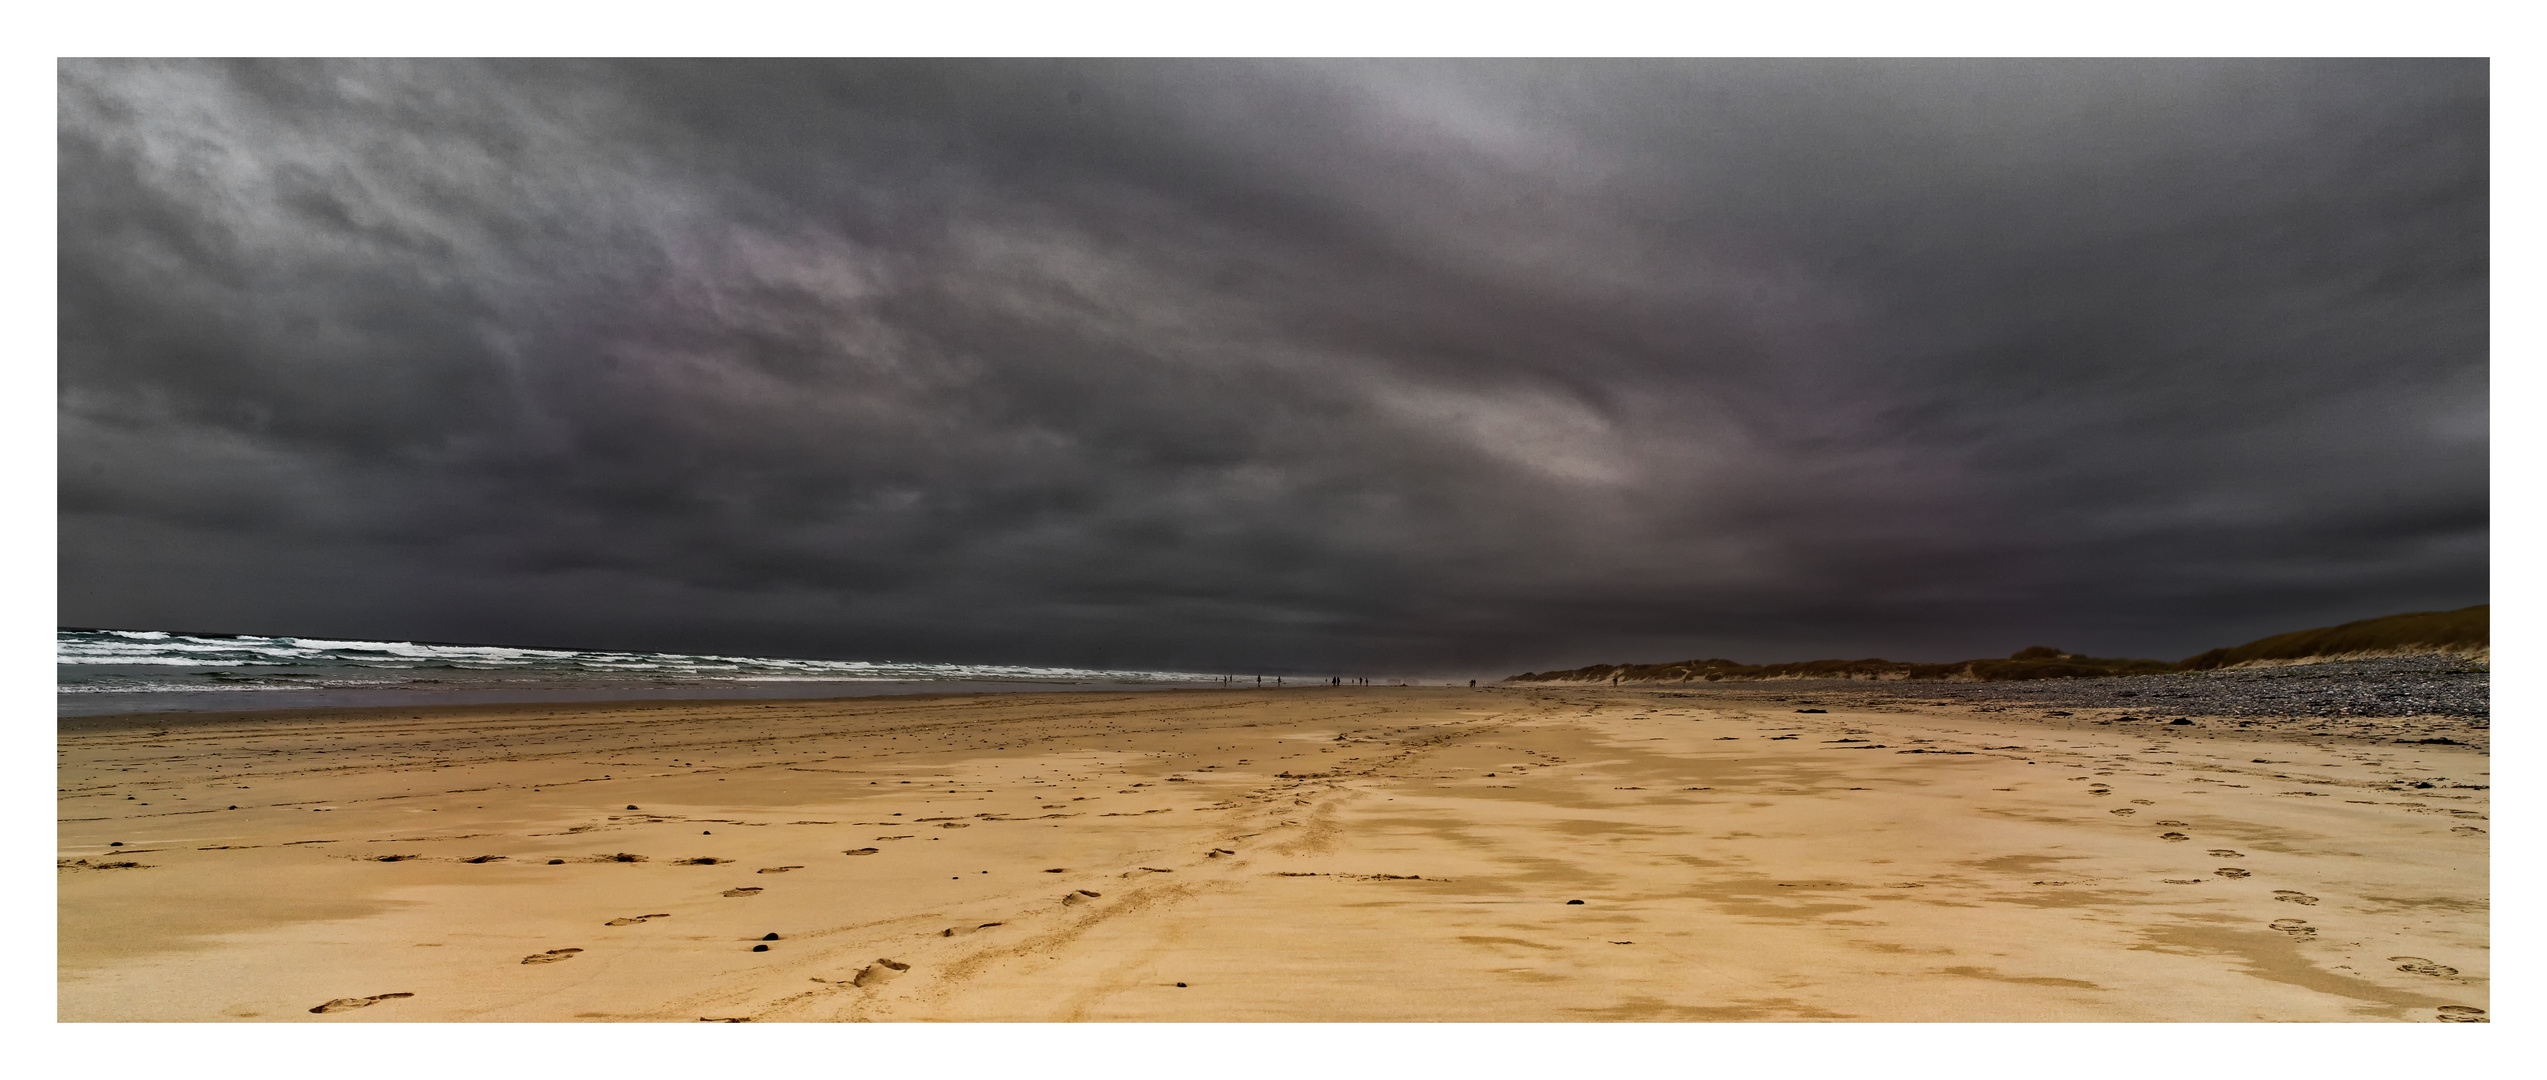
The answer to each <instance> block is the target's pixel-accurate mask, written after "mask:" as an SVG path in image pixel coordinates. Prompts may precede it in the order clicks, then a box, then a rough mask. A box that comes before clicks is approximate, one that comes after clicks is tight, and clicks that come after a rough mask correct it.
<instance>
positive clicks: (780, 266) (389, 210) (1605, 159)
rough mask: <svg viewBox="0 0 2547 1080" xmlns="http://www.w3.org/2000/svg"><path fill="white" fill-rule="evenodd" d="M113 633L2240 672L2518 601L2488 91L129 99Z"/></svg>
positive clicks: (114, 323)
mask: <svg viewBox="0 0 2547 1080" xmlns="http://www.w3.org/2000/svg"><path fill="white" fill-rule="evenodd" d="M60 109H61V207H62V209H61V223H60V226H61V227H60V244H61V278H60V280H61V326H62V330H61V341H62V351H61V394H62V397H61V412H60V415H61V424H62V428H61V448H62V475H61V491H62V540H63V551H64V555H63V578H62V581H63V585H62V604H61V618H62V621H63V622H65V623H66V624H73V625H107V626H157V627H175V628H188V629H210V630H221V629H235V630H264V631H275V632H309V633H327V634H343V635H368V636H383V637H426V638H433V639H440V640H492V641H520V642H539V643H562V644H590V645H601V646H620V647H638V648H649V647H666V648H699V649H720V650H728V651H756V652H788V653H798V654H812V655H852V656H868V657H906V658H919V659H945V660H1015V661H1065V662H1102V663H1112V664H1155V665H1167V666H1188V667H1207V668H1236V669H1242V670H1244V669H1249V668H1253V667H1257V666H1272V667H1293V668H1314V669H1323V668H1326V667H1329V666H1337V665H1350V666H1356V667H1386V666H1401V667H1402V666H1408V665H1420V666H1460V665H1476V666H1482V667H1485V668H1487V669H1497V668H1501V667H1506V666H1553V665H1558V664H1561V663H1575V662H1581V661H1586V660H1593V659H1646V660H1657V659H1663V658H1668V657H1683V656H1688V655H1696V654H1708V655H1719V654H1721V655H1731V656H1734V657H1736V658H1738V659H1744V660H1750V661H1755V662H1756V661H1766V660H1780V659H1789V658H1795V657H1801V656H1808V655H1809V656H1819V655H1830V654H1846V655H1868V654H1880V655H1885V656H1891V657H1895V658H1902V659H1948V658H1960V657H1963V656H1967V655H1980V654H1997V653H2005V652H2007V651H2011V650H2013V649H2015V648H2017V647H2019V646H2022V645H2026V644H2032V643H2035V642H2038V641H2041V642H2047V643H2051V644H2057V645H2061V646H2064V647H2068V648H2074V649H2085V650H2092V651H2096V652H2099V653H2109V654H2110V653H2132V654H2148V655H2159V656H2168V657H2173V656H2180V655H2184V654H2188V653H2191V652H2194V651H2197V650H2199V649H2203V648H2208V647H2211V646H2215V645H2222V644H2228V643H2232V642H2235V641H2239V640H2244V639H2246V638H2248V637H2252V636H2256V635H2258V634H2262V633H2266V632H2272V631H2277V630H2282V629H2290V628H2296V627H2299V626H2305V625H2315V624H2319V623H2323V622H2327V621H2335V620H2340V619H2346V618H2354V617H2363V616H2368V615H2375V614H2382V613H2386V612H2389V611H2395V610H2406V609H2413V608H2429V607H2446V606H2459V605H2463V604H2469V603H2477V602H2482V601H2483V600H2484V598H2485V590H2486V569H2485V567H2486V554H2487V502H2486V471H2485V469H2486V467H2485V453H2486V428H2485V422H2486V421H2485V405H2486V369H2485V358H2486V353H2485V349H2486V340H2485V317H2486V309H2485V289H2486V282H2487V268H2486V199H2487V192H2486V188H2485V175H2486V141H2485V130H2486V127H2485V125H2486V109H2487V99H2486V69H2485V66H2484V65H2483V63H2482V62H2433V61H2416V62H2372V61H2352V62H2281V61H2276V62H2212V61H2201V62H2164V63H2126V62H2061V63H2030V62H2005V61H2000V62H1977V63H1965V62H1940V61H1928V62H1853V63H1792V62H1731V63H1728V62H1670V63H1650V62H1567V63H1553V62H1551V63H1504V62H1491V63H1490V62H1434V63H1407V64H1381V63H1357V62H1320V63H1234V62H1212V63H1169V62H1142V63H1093V62H1031V61H995V62H971V63H936V62H916V61H894V62H872V63H870V62H840V63H810V64H799V63H773V62H756V61H753V62H707V63H673V62H612V63H551V62H501V63H444V62H434V63H393V64H380V63H299V62H295V63H143V62H85V61H81V62H67V63H65V64H64V65H63V66H62V68H61V98H60Z"/></svg>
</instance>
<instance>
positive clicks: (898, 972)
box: [849, 957, 911, 986]
mask: <svg viewBox="0 0 2547 1080" xmlns="http://www.w3.org/2000/svg"><path fill="white" fill-rule="evenodd" d="M909 970H911V965H909V964H905V963H903V962H901V961H899V960H886V959H884V958H882V957H878V958H877V959H876V962H875V963H872V964H869V965H867V966H865V967H862V968H859V969H858V974H856V975H854V976H852V977H850V979H849V985H851V986H874V985H876V984H877V983H887V982H892V981H893V980H895V979H899V978H901V977H902V973H903V972H906V971H909Z"/></svg>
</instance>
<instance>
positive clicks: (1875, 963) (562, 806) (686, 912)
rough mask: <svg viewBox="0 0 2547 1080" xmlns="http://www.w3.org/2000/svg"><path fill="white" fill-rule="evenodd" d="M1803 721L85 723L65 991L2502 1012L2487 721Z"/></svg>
mask: <svg viewBox="0 0 2547 1080" xmlns="http://www.w3.org/2000/svg"><path fill="white" fill-rule="evenodd" d="M1796 707H1797V705H1796V704H1790V703H1777V702H1768V701H1763V700H1759V699H1756V698H1747V699H1732V698H1708V697H1705V696H1700V695H1690V694H1664V693H1657V692H1651V691H1633V690H1630V691H1617V692H1613V691H1608V690H1593V689H1529V690H1515V689H1491V690H1474V691H1472V690H1466V689H1459V690H1449V689H1409V688H1374V689H1335V690H1331V689H1318V690H1292V691H1279V692H1278V691H1261V692H1259V691H1250V692H1175V693H1144V694H1124V695H1097V694H1051V695H984V696H971V697H942V698H925V699H923V698H900V699H892V698H868V699H855V700H844V701H824V702H801V701H791V702H777V703H767V702H709V703H662V702H646V703H635V704H627V705H619V706H595V707H566V708H561V707H556V706H505V707H494V706H474V707H455V708H446V709H436V710H413V709H405V710H349V711H343V712H334V713H325V714H313V715H301V716H292V717H284V718H257V717H249V716H230V717H200V718H193V719H176V718H170V717H165V716H162V717H145V718H138V719H101V718H92V719H88V720H84V721H79V722H68V721H66V722H65V723H64V726H63V734H62V736H61V739H60V749H61V764H60V775H61V789H62V798H61V825H60V829H61V838H60V844H61V850H60V858H61V860H62V862H61V867H62V869H61V872H60V885H61V890H60V905H61V906H60V1002H61V1004H60V1015H61V1018H62V1019H65V1020H251V1021H274V1020H293V1021H307V1022H313V1023H347V1022H369V1021H425V1020H597V1021H606V1020H652V1021H661V1020H677V1021H726V1022H731V1021H744V1020H749V1021H759V1022H771V1021H809V1020H1519V1021H1530V1020H1665V1021H1686V1020H2206V1021H2235V1020H2400V1021H2436V1020H2470V1019H2476V1020H2481V1019H2483V1018H2484V1015H2485V1014H2484V1012H2483V1010H2484V1009H2485V1008H2486V1007H2487V1006H2488V1004H2489V1002H2488V1000H2487V989H2486V988H2487V983H2486V979H2487V972H2488V964H2487V944H2488V939H2487V923H2486V919H2487V907H2488V885H2487V877H2486V866H2487V862H2486V859H2487V851H2488V837H2487V835H2486V832H2485V830H2486V828H2487V822H2486V814H2487V792H2486V790H2485V785H2486V784H2487V783H2488V782H2489V781H2488V778H2487V777H2488V773H2487V770H2488V763H2487V759H2486V755H2485V753H2484V751H2483V750H2482V749H2481V748H2480V747H2472V746H2456V745H2406V744H2400V743H2398V742H2396V741H2395V740H2394V739H2393V738H2380V739H2377V740H2375V741H2374V740H2372V739H2369V738H2352V739H2347V738H2341V737H2328V736H2318V735H2309V734H2305V733H2301V732H2293V733H2287V734H2284V733H2276V732H2274V731H2271V730H2260V729H2257V728H2253V727H2248V728H2226V727H2224V726H2222V727H2214V726H2206V725H2201V724H2197V725H2195V726H2191V727H2172V728H2165V729H2149V728H2142V729H2139V730H2132V729H2129V728H2117V727H2110V726H2096V725H2094V724H2092V723H2091V722H2088V721H2087V718H2083V717H2070V718H2054V717H2044V716H2039V715H2032V714H2028V713H2022V712H2018V711H2014V710H2008V711H1992V712H1981V711H1975V710H1970V709H1965V708H1961V707H1955V706H1942V705H1918V706H1909V705H1887V706H1882V707H1871V706H1867V707H1861V706H1852V705H1849V704H1846V703H1838V702H1829V703H1823V704H1821V705H1817V706H1814V707H1817V708H1822V709H1825V710H1826V711H1822V712H1813V713H1803V712H1797V711H1795V710H1796ZM2414 785H2429V786H2414Z"/></svg>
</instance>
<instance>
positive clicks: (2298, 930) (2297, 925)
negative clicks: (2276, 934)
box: [2271, 919, 2317, 938]
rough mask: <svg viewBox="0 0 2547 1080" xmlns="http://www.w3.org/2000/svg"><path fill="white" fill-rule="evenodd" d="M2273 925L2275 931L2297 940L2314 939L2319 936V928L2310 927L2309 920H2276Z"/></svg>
mask: <svg viewBox="0 0 2547 1080" xmlns="http://www.w3.org/2000/svg"><path fill="white" fill-rule="evenodd" d="M2271 925H2272V927H2273V929H2275V930H2279V931H2281V932H2283V933H2285V934H2289V935H2290V936H2292V937H2295V938H2313V937H2316V936H2317V928H2316V927H2314V926H2310V925H2308V920H2306V919H2275V920H2273V922H2272V924H2271Z"/></svg>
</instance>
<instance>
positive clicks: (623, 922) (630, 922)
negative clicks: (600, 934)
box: [602, 912, 672, 926]
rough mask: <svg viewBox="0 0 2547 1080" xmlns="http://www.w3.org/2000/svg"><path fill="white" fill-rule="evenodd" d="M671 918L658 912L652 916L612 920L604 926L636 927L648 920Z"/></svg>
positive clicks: (633, 916)
mask: <svg viewBox="0 0 2547 1080" xmlns="http://www.w3.org/2000/svg"><path fill="white" fill-rule="evenodd" d="M671 917H672V916H670V915H668V914H665V913H663V912H656V913H655V914H652V915H630V916H628V917H626V918H624V919H612V920H610V921H609V922H606V923H603V924H602V925H603V926H635V925H637V924H638V923H641V922H644V921H646V920H647V919H669V918H671Z"/></svg>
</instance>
